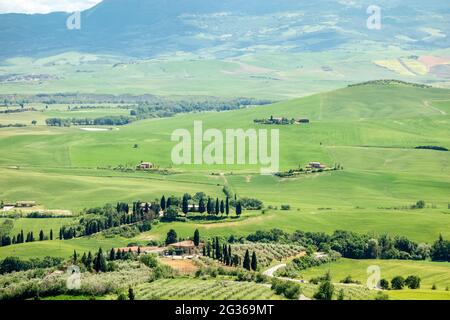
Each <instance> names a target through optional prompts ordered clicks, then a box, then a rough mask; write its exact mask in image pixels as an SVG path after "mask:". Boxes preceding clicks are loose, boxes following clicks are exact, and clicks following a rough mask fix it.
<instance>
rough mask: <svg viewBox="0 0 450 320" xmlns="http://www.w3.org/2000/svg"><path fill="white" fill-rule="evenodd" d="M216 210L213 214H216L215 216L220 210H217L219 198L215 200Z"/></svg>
mask: <svg viewBox="0 0 450 320" xmlns="http://www.w3.org/2000/svg"><path fill="white" fill-rule="evenodd" d="M215 209H216V210H215V213H216V215H218V214H219V212H220V208H219V198H216V208H215Z"/></svg>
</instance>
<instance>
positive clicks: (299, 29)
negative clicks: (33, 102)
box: [0, 0, 450, 57]
mask: <svg viewBox="0 0 450 320" xmlns="http://www.w3.org/2000/svg"><path fill="white" fill-rule="evenodd" d="M372 2H373V1H351V0H340V1H335V0H317V1H300V0H104V1H103V2H101V3H99V4H98V5H96V6H95V7H93V8H91V9H88V10H86V11H84V12H82V14H81V30H68V29H67V28H66V20H67V18H68V16H69V14H67V13H52V14H46V15H24V14H3V15H0V46H1V48H2V49H1V50H0V57H11V56H17V55H29V56H34V55H46V54H49V53H59V52H65V51H82V52H88V53H99V52H101V53H113V54H120V55H127V56H135V57H152V56H155V55H158V54H162V53H171V52H175V51H188V52H193V51H197V50H204V49H207V50H211V52H214V54H216V55H222V56H233V55H235V54H239V52H242V50H246V49H249V48H254V47H257V46H279V47H282V48H283V49H286V50H291V51H305V50H307V51H322V50H326V49H329V48H333V47H337V46H342V45H345V44H347V43H361V42H364V41H368V40H370V41H379V42H385V43H386V45H395V46H400V47H413V48H424V49H435V48H448V47H449V44H450V38H449V37H448V36H447V35H448V34H450V23H449V22H448V20H447V19H448V14H449V13H450V5H449V4H448V3H446V2H445V1H441V0H439V1H438V0H430V1H426V2H425V3H424V1H419V0H412V1H407V2H406V1H400V0H391V1H386V0H383V1H377V2H378V5H379V6H380V7H381V8H382V14H383V16H382V17H383V20H382V22H383V28H382V29H381V30H379V31H375V30H368V29H367V28H366V19H367V17H368V14H367V12H366V9H367V7H368V6H369V5H370V4H372Z"/></svg>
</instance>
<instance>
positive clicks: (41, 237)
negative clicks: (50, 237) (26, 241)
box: [39, 230, 44, 241]
mask: <svg viewBox="0 0 450 320" xmlns="http://www.w3.org/2000/svg"><path fill="white" fill-rule="evenodd" d="M43 240H44V231H42V230H41V231H39V241H43Z"/></svg>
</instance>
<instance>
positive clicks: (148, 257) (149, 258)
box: [139, 254, 158, 269]
mask: <svg viewBox="0 0 450 320" xmlns="http://www.w3.org/2000/svg"><path fill="white" fill-rule="evenodd" d="M139 261H140V262H142V263H143V264H145V265H146V266H147V267H149V268H152V269H153V268H156V267H157V266H158V260H157V258H156V256H154V255H153V254H144V255H142V256H141V257H140V258H139Z"/></svg>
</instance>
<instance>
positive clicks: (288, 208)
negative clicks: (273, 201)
mask: <svg viewBox="0 0 450 320" xmlns="http://www.w3.org/2000/svg"><path fill="white" fill-rule="evenodd" d="M281 210H284V211H288V210H291V206H290V205H289V204H282V205H281Z"/></svg>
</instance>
